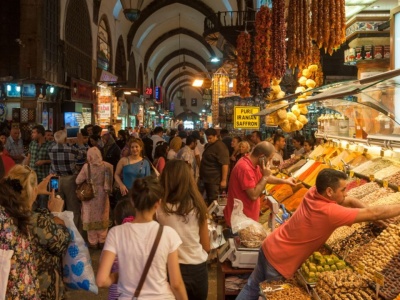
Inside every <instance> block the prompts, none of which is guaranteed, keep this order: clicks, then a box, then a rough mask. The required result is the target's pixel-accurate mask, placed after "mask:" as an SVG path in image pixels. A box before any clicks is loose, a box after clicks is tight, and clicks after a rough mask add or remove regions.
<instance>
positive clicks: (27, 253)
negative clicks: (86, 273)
mask: <svg viewBox="0 0 400 300" xmlns="http://www.w3.org/2000/svg"><path fill="white" fill-rule="evenodd" d="M31 138H32V141H31V142H30V143H29V145H24V143H23V141H22V139H21V134H20V129H19V128H17V127H13V128H12V129H11V131H10V135H9V136H6V135H2V136H0V157H1V158H2V159H1V160H0V175H1V178H2V179H1V181H0V186H1V187H2V193H1V195H0V229H1V231H0V249H5V250H14V254H13V257H12V262H13V263H12V264H11V270H10V275H9V278H8V282H7V291H6V299H16V298H20V299H63V298H64V295H65V288H64V286H63V282H62V268H61V258H62V256H63V254H64V253H65V251H66V248H67V246H68V244H69V242H70V234H69V231H68V230H67V228H66V227H65V224H64V222H63V221H62V220H60V219H58V218H57V217H53V215H52V211H53V210H52V209H53V203H54V198H55V196H56V195H59V196H61V198H62V199H64V201H65V209H66V210H69V211H72V212H73V213H74V223H75V225H76V226H77V228H78V229H79V230H80V231H81V232H83V231H86V232H87V243H88V247H90V248H93V249H102V250H103V253H102V257H101V260H100V266H99V269H98V270H97V279H96V282H97V285H98V286H99V287H110V295H112V296H110V297H111V298H110V299H116V296H117V297H118V299H131V298H132V296H133V294H134V292H135V290H136V288H137V284H138V281H139V279H140V277H141V274H142V272H143V269H144V265H145V263H146V258H147V257H148V256H149V253H150V250H151V248H152V245H153V242H154V239H155V237H156V236H157V232H158V230H159V226H160V225H162V226H163V231H162V232H163V233H162V236H161V239H160V242H159V245H158V251H157V254H156V255H155V257H154V259H153V262H152V266H153V265H154V267H153V268H150V269H149V273H148V275H147V277H146V281H145V283H144V285H143V287H142V289H141V291H140V293H141V297H143V298H147V299H174V298H176V299H187V298H188V299H207V291H208V274H207V257H208V252H209V251H210V241H209V234H208V226H207V215H206V212H207V206H208V205H210V204H211V202H212V201H214V200H216V199H217V198H218V196H219V195H220V194H221V193H222V192H228V203H227V207H226V209H225V211H224V214H225V218H226V221H227V225H228V226H230V225H231V224H230V214H231V213H232V208H233V198H239V199H241V200H242V201H243V202H244V204H245V205H244V207H245V210H244V213H245V214H246V215H247V216H248V217H250V218H252V219H254V220H256V221H258V218H259V215H260V201H261V199H260V195H261V193H262V191H263V189H264V188H265V184H266V183H267V182H269V183H288V184H290V185H294V184H295V180H294V179H293V178H287V179H280V178H276V177H274V176H273V175H271V171H270V162H271V160H272V159H273V157H275V156H276V155H281V151H282V150H283V147H284V146H285V137H283V136H282V135H280V134H279V133H276V134H275V137H274V138H273V140H272V141H273V142H272V143H270V142H267V141H263V140H262V137H261V133H260V132H259V131H254V132H253V133H252V134H251V135H248V136H230V134H229V131H228V130H225V129H223V130H220V131H217V130H216V129H214V128H208V129H205V130H195V131H192V132H187V131H185V129H184V128H183V126H182V125H180V126H179V127H178V128H177V131H175V130H170V131H168V132H167V131H166V130H164V129H163V128H162V127H156V128H154V129H153V130H152V131H150V130H148V129H146V128H143V127H142V128H134V129H129V130H119V131H118V132H117V135H116V132H115V130H114V128H113V127H112V126H109V127H108V128H107V129H103V128H101V127H100V126H97V125H94V126H92V125H89V126H85V128H83V129H82V130H81V132H80V133H78V134H77V136H76V137H73V138H70V137H68V136H67V131H66V130H65V129H64V130H59V131H56V132H55V133H54V135H53V132H51V131H49V130H45V129H44V128H43V126H41V125H36V126H34V127H33V129H32V134H31ZM282 138H283V140H282ZM293 141H296V142H293V145H294V146H295V153H294V155H301V156H306V155H307V153H310V151H311V149H312V146H313V142H312V141H310V140H308V141H304V138H299V137H294V138H293ZM307 143H308V145H307ZM306 145H307V146H306ZM307 147H308V148H307ZM53 177H57V178H58V179H59V185H58V189H57V190H52V191H51V190H49V189H48V185H49V180H50V179H51V178H53ZM89 180H90V182H91V184H92V185H93V187H94V191H95V195H94V198H93V199H91V200H90V201H84V202H80V201H79V200H78V197H77V195H76V193H74V192H73V191H75V190H76V188H77V186H78V185H79V184H81V183H83V182H85V181H89ZM113 225H118V226H113ZM110 227H111V229H110ZM43 278H45V279H43ZM116 285H117V286H116Z"/></svg>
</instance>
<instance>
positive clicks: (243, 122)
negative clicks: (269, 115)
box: [233, 106, 260, 129]
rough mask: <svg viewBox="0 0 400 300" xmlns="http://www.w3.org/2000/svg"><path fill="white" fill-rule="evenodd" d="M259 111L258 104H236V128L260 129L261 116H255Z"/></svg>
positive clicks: (234, 118)
mask: <svg viewBox="0 0 400 300" xmlns="http://www.w3.org/2000/svg"><path fill="white" fill-rule="evenodd" d="M259 111H260V108H259V107H258V106H235V110H234V116H233V127H234V128H235V129H259V128H260V117H259V116H254V114H256V113H258V112H259Z"/></svg>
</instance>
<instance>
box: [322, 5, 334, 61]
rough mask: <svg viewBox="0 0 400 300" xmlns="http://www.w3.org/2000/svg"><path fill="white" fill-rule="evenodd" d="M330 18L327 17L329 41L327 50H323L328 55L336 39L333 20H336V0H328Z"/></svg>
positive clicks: (331, 52) (331, 51) (330, 53)
mask: <svg viewBox="0 0 400 300" xmlns="http://www.w3.org/2000/svg"><path fill="white" fill-rule="evenodd" d="M329 3H330V8H329V11H330V18H329V23H330V24H331V25H330V28H329V42H328V51H327V50H326V49H325V52H328V53H329V55H332V54H333V46H334V45H335V41H336V30H335V25H336V24H335V22H336V17H337V11H336V10H337V7H336V3H337V2H336V0H330V2H329Z"/></svg>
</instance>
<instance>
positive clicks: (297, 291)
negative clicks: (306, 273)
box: [260, 280, 311, 300]
mask: <svg viewBox="0 0 400 300" xmlns="http://www.w3.org/2000/svg"><path fill="white" fill-rule="evenodd" d="M280 286H282V287H284V288H283V289H281V290H277V291H273V290H274V289H278V288H279V287H280ZM260 288H261V290H262V291H263V293H264V296H265V298H266V299H268V300H283V299H296V300H311V296H310V295H309V294H307V292H306V291H305V290H303V289H302V288H301V287H299V286H298V284H297V282H296V281H295V280H287V281H273V282H266V281H263V282H261V283H260ZM268 288H271V289H272V291H271V292H268V291H267V290H268Z"/></svg>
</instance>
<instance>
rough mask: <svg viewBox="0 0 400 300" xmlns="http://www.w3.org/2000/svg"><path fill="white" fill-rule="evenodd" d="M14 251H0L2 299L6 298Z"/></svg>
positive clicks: (0, 289) (0, 292)
mask: <svg viewBox="0 0 400 300" xmlns="http://www.w3.org/2000/svg"><path fill="white" fill-rule="evenodd" d="M13 254H14V250H3V249H0V266H1V268H0V299H5V298H6V292H7V284H8V276H9V275H10V270H11V257H12V256H13Z"/></svg>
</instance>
